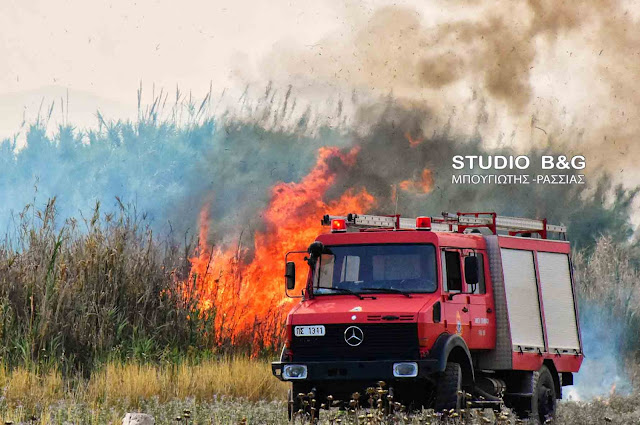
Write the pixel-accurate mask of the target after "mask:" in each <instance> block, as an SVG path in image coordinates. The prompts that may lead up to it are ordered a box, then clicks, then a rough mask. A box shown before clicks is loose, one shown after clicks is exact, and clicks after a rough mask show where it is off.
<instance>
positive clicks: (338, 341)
mask: <svg viewBox="0 0 640 425" xmlns="http://www.w3.org/2000/svg"><path fill="white" fill-rule="evenodd" d="M350 326H357V327H358V328H360V329H361V330H362V333H363V335H364V338H363V340H362V343H361V344H360V345H358V346H355V347H354V346H350V345H349V344H347V342H346V341H345V337H344V333H345V330H347V328H349V327H350ZM291 350H292V351H293V360H294V361H301V360H306V361H322V360H363V361H366V360H390V359H416V358H418V355H419V348H418V328H417V325H416V324H415V323H388V324H386V323H380V324H370V323H363V324H351V323H347V324H338V325H325V336H321V337H296V336H294V337H293V341H292V342H291Z"/></svg>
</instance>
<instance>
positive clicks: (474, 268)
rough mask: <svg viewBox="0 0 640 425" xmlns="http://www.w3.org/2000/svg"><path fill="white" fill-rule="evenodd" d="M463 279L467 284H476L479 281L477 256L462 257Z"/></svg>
mask: <svg viewBox="0 0 640 425" xmlns="http://www.w3.org/2000/svg"><path fill="white" fill-rule="evenodd" d="M464 280H465V281H466V282H467V285H477V284H478V282H479V281H480V279H479V277H478V257H464Z"/></svg>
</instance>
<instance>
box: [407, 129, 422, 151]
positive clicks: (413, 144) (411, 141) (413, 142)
mask: <svg viewBox="0 0 640 425" xmlns="http://www.w3.org/2000/svg"><path fill="white" fill-rule="evenodd" d="M404 137H406V138H407V140H408V141H409V146H411V147H412V148H415V147H416V146H418V145H419V144H420V143H422V139H414V138H413V137H412V136H411V133H409V132H408V131H407V132H406V133H404Z"/></svg>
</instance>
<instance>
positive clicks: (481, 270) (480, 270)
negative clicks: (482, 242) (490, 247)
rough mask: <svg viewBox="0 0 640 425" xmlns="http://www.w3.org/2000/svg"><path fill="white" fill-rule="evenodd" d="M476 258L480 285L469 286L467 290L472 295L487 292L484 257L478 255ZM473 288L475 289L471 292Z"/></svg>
mask: <svg viewBox="0 0 640 425" xmlns="http://www.w3.org/2000/svg"><path fill="white" fill-rule="evenodd" d="M476 257H478V284H477V285H474V286H471V285H467V290H468V291H469V292H471V293H472V294H484V293H486V291H487V290H486V286H485V284H484V255H482V254H480V253H478V254H476ZM472 288H473V289H474V290H473V291H471V289H472Z"/></svg>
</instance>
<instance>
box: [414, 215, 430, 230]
mask: <svg viewBox="0 0 640 425" xmlns="http://www.w3.org/2000/svg"><path fill="white" fill-rule="evenodd" d="M416 230H431V217H418V218H416Z"/></svg>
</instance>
